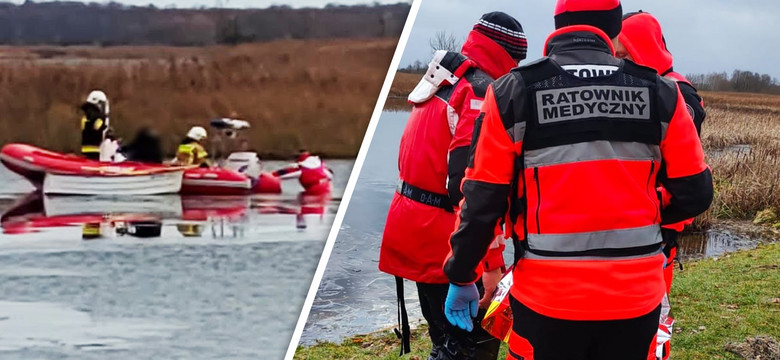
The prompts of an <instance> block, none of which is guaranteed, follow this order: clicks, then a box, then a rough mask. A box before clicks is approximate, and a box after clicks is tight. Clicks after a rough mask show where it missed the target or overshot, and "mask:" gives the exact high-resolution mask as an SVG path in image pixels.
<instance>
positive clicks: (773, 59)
mask: <svg viewBox="0 0 780 360" xmlns="http://www.w3.org/2000/svg"><path fill="white" fill-rule="evenodd" d="M554 6H555V1H554V0H541V1H539V0H489V1H459V0H422V4H421V6H420V12H419V13H418V15H417V19H416V22H415V24H414V28H413V29H412V33H411V37H410V38H409V43H408V45H407V47H406V50H405V51H404V56H403V59H402V61H401V67H404V66H406V65H408V64H410V63H413V62H414V61H415V60H418V59H419V60H421V61H423V62H424V63H427V62H428V61H429V60H430V56H431V50H430V47H429V45H428V40H429V39H430V38H431V37H432V36H433V35H434V34H435V33H436V32H437V31H439V30H445V31H447V32H450V33H453V34H455V35H456V36H457V37H458V38H459V39H463V38H465V36H466V34H467V33H468V31H469V30H471V27H472V26H473V24H474V23H475V22H476V21H477V20H478V19H479V17H480V16H481V15H482V14H483V13H486V12H490V11H495V10H500V11H504V12H506V13H508V14H510V15H512V16H514V17H515V18H517V19H518V20H519V21H520V23H521V24H522V25H523V29H524V30H525V32H526V35H527V36H528V48H529V49H528V59H529V60H531V59H536V58H539V57H540V56H541V54H542V47H543V42H544V40H545V39H546V37H547V35H549V33H550V32H552V30H554V23H553V7H554ZM639 9H642V10H644V11H649V12H651V13H653V15H655V16H656V17H657V18H658V19H659V21H660V22H661V26H662V27H663V29H664V35H665V36H666V41H667V43H668V46H669V50H670V51H671V52H672V54H674V58H675V70H677V71H678V72H680V73H683V74H687V73H702V72H713V71H727V72H731V71H732V70H734V69H737V68H738V69H742V70H750V71H755V72H759V73H767V74H770V75H772V76H774V77H777V78H780V66H779V65H778V64H779V62H778V59H780V1H778V0H745V1H735V0H623V11H624V12H632V11H636V10H639Z"/></svg>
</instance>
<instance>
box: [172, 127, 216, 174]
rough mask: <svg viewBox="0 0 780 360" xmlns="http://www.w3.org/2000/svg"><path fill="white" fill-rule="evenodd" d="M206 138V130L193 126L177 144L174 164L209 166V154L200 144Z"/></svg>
mask: <svg viewBox="0 0 780 360" xmlns="http://www.w3.org/2000/svg"><path fill="white" fill-rule="evenodd" d="M207 137H208V133H207V132H206V129H204V128H203V127H201V126H193V127H192V128H191V129H190V131H189V132H187V136H186V137H185V138H184V140H182V142H181V144H179V149H178V150H177V152H176V160H175V163H176V164H177V165H198V166H209V165H210V164H209V159H208V157H209V153H208V152H207V151H206V149H205V148H204V147H203V144H202V142H203V141H204V140H206V138H207Z"/></svg>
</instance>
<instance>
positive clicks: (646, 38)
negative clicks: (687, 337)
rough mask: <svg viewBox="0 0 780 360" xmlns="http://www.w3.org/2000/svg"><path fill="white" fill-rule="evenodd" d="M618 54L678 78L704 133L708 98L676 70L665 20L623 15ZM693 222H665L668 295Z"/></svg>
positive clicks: (662, 335)
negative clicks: (681, 242) (682, 240)
mask: <svg viewBox="0 0 780 360" xmlns="http://www.w3.org/2000/svg"><path fill="white" fill-rule="evenodd" d="M615 56H617V57H619V58H624V59H628V60H631V61H633V62H636V63H637V64H639V65H644V66H648V67H651V68H653V69H655V71H656V72H657V73H658V74H659V75H661V76H663V77H665V78H667V79H669V80H672V81H674V82H676V83H677V87H678V88H679V89H680V93H681V94H682V96H683V99H685V105H686V108H687V110H688V113H689V114H690V115H691V117H692V118H693V123H694V125H695V126H696V131H697V133H698V134H699V136H701V126H702V123H703V122H704V119H705V118H706V116H707V113H706V112H705V111H704V102H703V101H702V98H701V97H700V96H699V94H698V93H697V92H696V88H694V87H693V84H691V82H690V81H688V79H686V78H685V77H684V76H682V75H680V74H678V73H676V72H675V71H674V69H673V58H672V54H671V53H670V52H669V50H668V49H667V48H666V39H665V38H664V35H663V32H662V30H661V24H660V23H659V22H658V20H657V19H656V18H655V17H653V15H650V14H649V13H646V12H643V11H641V10H640V11H638V12H634V13H629V14H626V15H625V16H623V29H622V31H621V32H620V35H619V36H618V41H617V42H616V43H615ZM661 175H663V173H662V174H661ZM658 190H659V192H660V193H661V197H662V206H663V205H665V204H668V203H669V201H670V197H671V196H670V195H669V192H668V191H667V190H666V189H665V188H664V187H662V186H661V187H659V188H658ZM691 223H693V219H688V220H685V221H683V222H679V223H675V224H668V225H664V226H663V227H662V228H661V234H662V236H663V240H664V250H663V251H664V255H666V265H665V267H664V280H665V282H666V293H667V296H669V294H670V291H671V287H672V276H673V269H674V266H672V265H673V262H674V259H675V258H676V256H677V237H678V234H679V233H680V232H681V231H682V230H683V228H684V227H685V225H690V224H691ZM665 304H668V299H666V300H665ZM661 315H662V316H661V323H660V324H659V331H658V349H657V350H656V357H657V358H658V359H668V358H669V353H670V350H671V348H670V345H671V344H670V339H671V336H672V325H673V323H674V320H673V319H672V318H671V317H669V311H668V308H666V307H665V308H664V311H663V312H662V314H661Z"/></svg>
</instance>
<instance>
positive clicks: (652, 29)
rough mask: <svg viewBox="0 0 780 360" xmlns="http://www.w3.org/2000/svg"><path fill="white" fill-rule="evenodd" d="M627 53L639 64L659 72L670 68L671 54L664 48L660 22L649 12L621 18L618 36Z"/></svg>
mask: <svg viewBox="0 0 780 360" xmlns="http://www.w3.org/2000/svg"><path fill="white" fill-rule="evenodd" d="M618 38H619V39H620V42H621V43H622V44H623V46H625V47H626V50H628V53H629V54H631V57H632V58H634V62H635V63H637V64H639V65H644V66H649V67H651V68H653V69H655V71H657V72H658V73H659V74H666V73H667V72H669V71H670V70H671V69H672V63H673V61H672V54H671V53H670V52H669V50H667V49H666V41H665V40H664V34H663V32H662V31H661V24H660V23H658V20H656V18H654V17H653V15H650V14H649V13H638V14H635V15H632V16H629V17H628V18H626V19H625V20H623V30H622V32H621V33H620V35H619V36H618Z"/></svg>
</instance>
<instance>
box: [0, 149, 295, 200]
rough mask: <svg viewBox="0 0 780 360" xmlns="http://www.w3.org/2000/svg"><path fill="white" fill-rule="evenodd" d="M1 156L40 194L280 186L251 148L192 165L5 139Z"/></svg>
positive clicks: (220, 191)
mask: <svg viewBox="0 0 780 360" xmlns="http://www.w3.org/2000/svg"><path fill="white" fill-rule="evenodd" d="M0 162H2V163H3V165H5V166H6V167H7V168H8V169H9V170H11V171H13V172H15V173H17V174H19V175H21V176H23V177H24V178H26V179H27V180H29V181H30V182H31V183H32V184H33V185H34V186H35V187H36V188H38V189H40V190H42V191H43V193H45V194H60V195H158V194H171V193H183V194H190V195H248V194H261V193H264V194H280V193H281V192H282V186H281V180H280V179H279V178H278V177H276V176H274V175H273V174H271V173H268V172H262V171H260V168H259V159H257V155H256V154H254V153H235V154H231V156H230V157H229V158H228V161H227V162H226V168H193V167H181V166H165V165H158V164H143V163H135V162H120V163H105V162H98V161H94V160H89V159H86V158H84V157H81V156H76V155H65V154H61V153H57V152H53V151H48V150H44V149H41V148H37V147H35V146H31V145H25V144H8V145H6V146H4V147H3V148H2V150H0ZM248 169H251V170H248ZM254 169H256V170H254Z"/></svg>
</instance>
